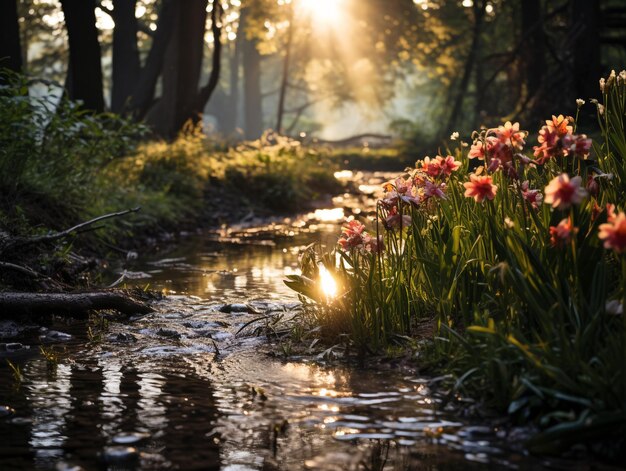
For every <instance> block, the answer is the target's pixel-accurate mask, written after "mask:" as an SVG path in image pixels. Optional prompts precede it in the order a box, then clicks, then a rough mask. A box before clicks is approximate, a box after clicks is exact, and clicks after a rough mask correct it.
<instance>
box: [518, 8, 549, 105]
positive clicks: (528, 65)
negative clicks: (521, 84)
mask: <svg viewBox="0 0 626 471" xmlns="http://www.w3.org/2000/svg"><path fill="white" fill-rule="evenodd" d="M521 10H522V11H521V14H522V15H521V16H522V37H523V38H526V44H524V47H523V49H522V54H521V56H522V64H523V67H524V81H525V83H526V89H527V96H528V97H534V96H535V95H536V94H537V92H539V90H540V89H541V86H542V84H543V79H544V74H545V73H546V57H545V44H546V34H545V32H544V29H543V12H542V10H541V0H525V1H524V2H523V4H522V6H521Z"/></svg>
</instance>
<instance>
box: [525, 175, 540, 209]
mask: <svg viewBox="0 0 626 471" xmlns="http://www.w3.org/2000/svg"><path fill="white" fill-rule="evenodd" d="M528 186H529V183H528V180H526V181H525V182H524V183H522V197H523V198H524V199H525V200H526V201H528V203H529V204H530V205H531V206H532V207H533V209H537V208H539V206H540V205H541V200H543V195H542V194H541V192H540V191H539V190H531V189H530V188H528Z"/></svg>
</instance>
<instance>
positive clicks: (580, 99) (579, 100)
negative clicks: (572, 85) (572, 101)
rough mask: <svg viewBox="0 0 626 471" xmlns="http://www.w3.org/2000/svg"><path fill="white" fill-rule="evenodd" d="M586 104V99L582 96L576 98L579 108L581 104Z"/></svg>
mask: <svg viewBox="0 0 626 471" xmlns="http://www.w3.org/2000/svg"><path fill="white" fill-rule="evenodd" d="M584 104H585V100H583V99H582V98H578V99H576V106H577V107H578V108H580V107H581V106H583V105H584Z"/></svg>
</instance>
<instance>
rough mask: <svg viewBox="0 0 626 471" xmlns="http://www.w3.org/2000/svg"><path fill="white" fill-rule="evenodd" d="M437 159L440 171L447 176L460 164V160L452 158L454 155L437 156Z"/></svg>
mask: <svg viewBox="0 0 626 471" xmlns="http://www.w3.org/2000/svg"><path fill="white" fill-rule="evenodd" d="M437 161H438V162H439V163H440V166H441V171H442V173H443V174H444V175H445V176H447V177H449V176H450V175H452V172H456V171H457V170H458V169H459V167H460V166H461V162H459V161H458V160H454V157H452V156H451V155H448V156H447V157H441V156H437Z"/></svg>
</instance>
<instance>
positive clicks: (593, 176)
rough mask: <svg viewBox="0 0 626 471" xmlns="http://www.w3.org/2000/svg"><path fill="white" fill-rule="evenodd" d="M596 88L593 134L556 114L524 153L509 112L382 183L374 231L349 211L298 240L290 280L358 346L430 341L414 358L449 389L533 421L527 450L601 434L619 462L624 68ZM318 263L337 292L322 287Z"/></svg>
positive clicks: (624, 415)
mask: <svg viewBox="0 0 626 471" xmlns="http://www.w3.org/2000/svg"><path fill="white" fill-rule="evenodd" d="M602 92H603V99H602V102H601V103H594V104H595V106H596V107H597V110H598V120H599V125H600V135H601V138H599V139H597V140H596V141H595V142H593V144H592V141H591V139H589V138H588V137H587V136H586V135H584V134H580V133H579V131H578V130H577V129H576V126H577V123H576V119H574V118H571V117H564V116H558V117H556V116H554V117H552V119H550V120H548V121H546V125H545V126H543V127H542V129H541V130H540V131H539V135H538V139H537V145H535V146H534V147H533V149H532V153H531V152H526V151H525V148H526V147H527V146H528V144H527V141H528V140H529V138H528V133H527V132H525V131H522V130H520V129H519V125H518V124H517V123H515V124H512V123H506V124H505V125H503V126H499V127H496V128H492V129H483V130H481V131H480V132H476V133H474V135H473V141H474V142H473V144H472V145H471V146H469V145H468V146H467V147H460V148H459V149H457V150H456V152H455V153H454V155H448V156H437V157H435V158H429V157H426V158H424V159H423V160H420V161H418V163H417V165H416V167H415V168H413V169H407V172H406V173H405V174H403V175H401V176H400V177H398V178H397V179H396V180H394V181H392V182H390V183H388V184H386V186H385V194H384V197H383V198H382V199H381V200H380V201H379V203H378V206H377V211H376V218H375V220H373V221H369V222H368V221H366V222H367V223H368V225H370V229H368V228H366V226H365V225H364V224H362V223H361V222H359V221H351V222H350V223H349V224H347V225H346V226H345V227H344V229H343V234H342V236H341V239H340V240H339V247H338V248H337V249H336V250H335V251H333V252H331V253H329V254H326V255H325V256H320V255H319V254H317V253H315V252H308V253H307V255H306V256H305V257H304V259H303V267H302V268H303V274H302V276H292V277H290V278H289V280H288V281H287V283H288V284H289V285H290V286H291V287H292V288H294V289H295V290H296V291H298V292H299V293H300V294H301V296H302V299H303V300H305V308H306V312H307V315H308V316H309V319H311V318H312V319H313V320H314V322H316V323H317V324H318V325H320V326H321V329H322V331H323V332H325V334H326V336H327V337H331V338H333V339H335V338H337V336H338V335H344V336H345V335H348V336H349V337H350V339H351V341H352V343H353V345H355V346H356V347H358V348H360V349H361V350H362V351H365V350H373V351H381V350H384V349H386V348H388V347H389V346H390V345H392V344H394V343H395V342H397V341H399V340H400V339H403V338H406V337H411V338H414V339H415V338H421V339H429V341H428V342H426V343H424V342H422V355H421V356H420V358H427V359H428V361H429V362H430V364H431V365H433V366H434V367H435V368H436V369H438V370H440V371H444V372H447V373H450V374H451V377H452V378H453V381H452V383H451V384H450V387H451V388H453V389H456V390H458V391H460V392H461V393H463V394H468V395H473V396H475V397H479V398H481V399H483V400H485V401H486V403H487V404H488V405H490V406H492V407H495V408H496V409H497V410H499V411H501V412H507V413H509V414H510V416H511V417H512V419H513V420H516V421H519V422H520V423H529V422H532V423H534V424H535V425H536V426H537V427H539V429H540V430H541V433H540V434H539V435H538V436H537V437H536V438H535V439H533V440H532V441H531V442H530V443H529V447H530V448H531V450H533V451H538V452H554V451H561V450H562V449H564V448H566V447H568V446H570V445H572V444H574V443H586V444H588V445H589V446H590V447H594V446H603V445H606V444H607V443H608V442H612V443H613V445H612V446H609V447H606V448H602V450H603V453H605V455H606V454H607V453H608V455H606V456H608V457H609V458H611V459H615V460H619V459H620V458H619V456H620V453H622V454H623V445H624V442H623V437H624V436H625V432H626V373H625V370H624V363H625V361H626V317H625V316H624V305H625V304H626V214H625V213H624V210H625V209H626V208H625V207H624V204H625V199H624V195H626V161H625V160H624V156H626V131H625V128H624V123H625V118H626V72H622V73H621V74H619V75H616V74H614V73H613V74H612V75H611V76H610V77H609V79H608V80H606V81H605V82H604V83H603V90H602ZM578 104H579V108H580V106H583V103H582V102H579V103H578ZM325 271H327V272H329V273H331V275H332V276H333V278H334V279H335V281H336V283H337V285H338V288H337V293H338V294H337V295H336V296H328V295H327V294H325V292H324V291H322V290H321V289H320V277H321V276H322V273H323V272H325ZM425 326H426V328H425ZM420 334H421V335H420ZM424 334H426V335H424ZM614 437H622V438H620V439H619V440H617V441H615V440H614ZM618 442H619V443H618ZM598 449H599V448H598ZM620 450H622V451H620ZM606 456H605V457H606Z"/></svg>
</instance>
